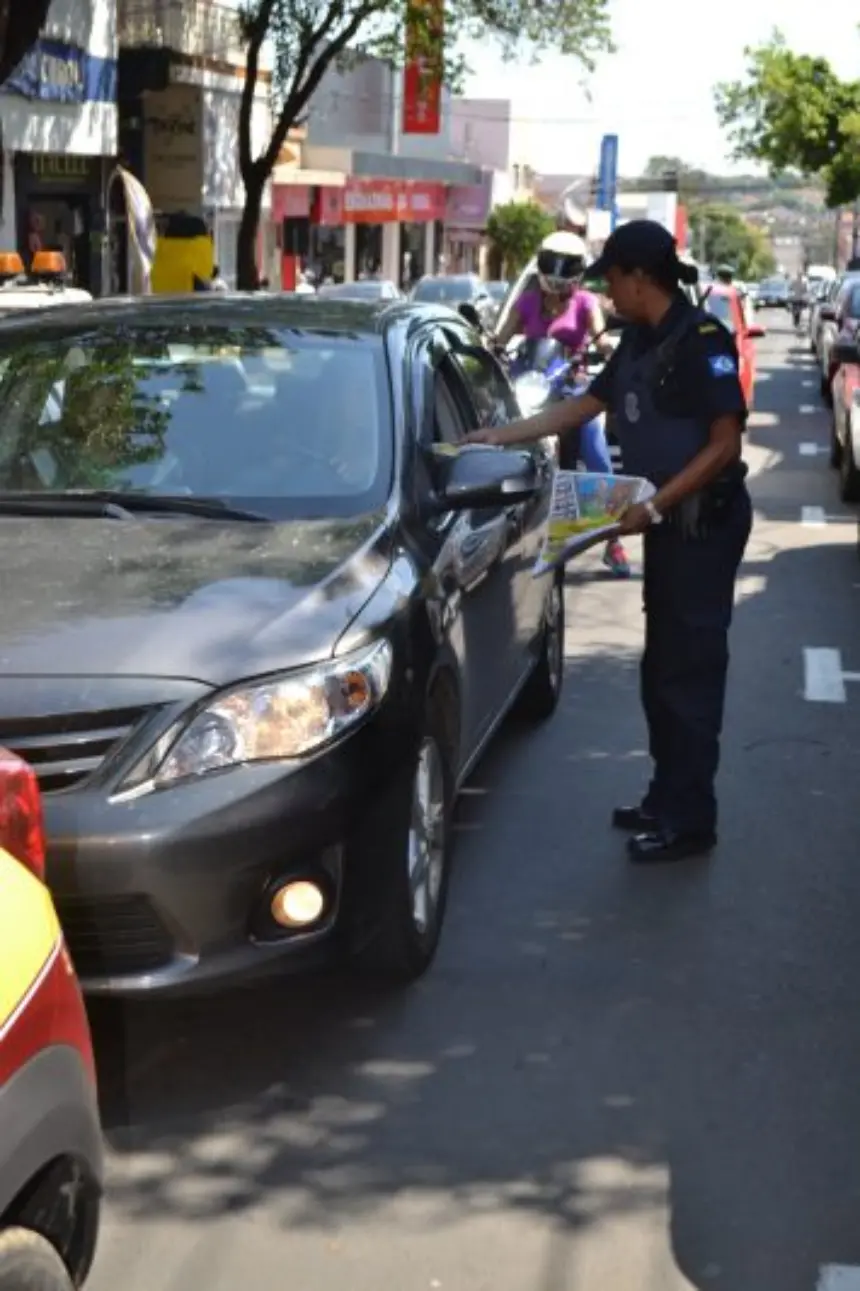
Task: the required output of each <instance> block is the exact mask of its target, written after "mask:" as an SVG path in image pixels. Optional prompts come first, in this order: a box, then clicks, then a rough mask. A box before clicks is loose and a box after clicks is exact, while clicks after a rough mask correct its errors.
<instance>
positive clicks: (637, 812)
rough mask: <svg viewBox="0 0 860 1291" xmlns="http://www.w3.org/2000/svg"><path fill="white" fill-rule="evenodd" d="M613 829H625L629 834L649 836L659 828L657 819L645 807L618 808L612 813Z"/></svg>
mask: <svg viewBox="0 0 860 1291" xmlns="http://www.w3.org/2000/svg"><path fill="white" fill-rule="evenodd" d="M612 828H613V829H623V830H625V831H626V832H627V833H628V834H647V833H648V831H649V830H652V829H656V828H657V819H656V817H655V816H652V815H651V813H650V811H646V810H645V808H644V807H616V808H615V810H614V811H613V813H612Z"/></svg>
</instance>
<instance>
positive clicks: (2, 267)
mask: <svg viewBox="0 0 860 1291" xmlns="http://www.w3.org/2000/svg"><path fill="white" fill-rule="evenodd" d="M23 274H24V261H23V260H22V259H21V257H20V256H19V255H18V252H17V251H0V281H7V280H8V279H10V278H21V277H22V276H23Z"/></svg>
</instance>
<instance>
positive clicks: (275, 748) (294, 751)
mask: <svg viewBox="0 0 860 1291" xmlns="http://www.w3.org/2000/svg"><path fill="white" fill-rule="evenodd" d="M392 659H393V652H392V648H391V644H390V642H388V641H377V642H375V644H374V645H372V646H371V647H370V648H369V649H364V650H361V651H358V652H357V653H354V654H349V655H344V656H343V657H342V658H340V659H331V660H329V661H327V662H325V663H320V664H317V665H315V666H314V667H313V668H305V669H302V670H300V671H297V672H292V673H286V674H283V675H281V676H279V677H271V678H268V679H267V680H264V681H258V682H249V683H247V684H245V685H242V686H236V687H234V688H233V689H231V690H224V691H221V692H220V693H219V694H218V695H215V696H213V697H212V699H210V700H209V701H208V703H207V704H206V705H205V706H204V707H202V708H199V709H198V710H197V712H196V713H195V714H194V715H193V716H192V717H191V719H190V720H186V721H185V722H184V724H183V725H181V726H179V727H178V728H177V727H173V729H172V730H171V731H168V732H167V734H166V735H164V736H163V737H162V738H161V739H160V740H159V741H158V743H157V744H155V745H154V746H153V747H152V749H150V751H149V753H148V754H147V755H146V757H145V758H143V759H142V760H141V761H140V762H139V763H138V764H137V766H136V767H135V768H134V770H133V771H132V772H131V773H130V775H128V776H127V777H126V779H125V780H124V782H123V784H122V787H121V789H120V794H125V793H129V792H131V793H141V792H146V791H149V790H152V789H160V788H164V787H166V786H168V785H171V784H176V783H177V782H178V781H180V780H187V779H190V778H192V777H197V776H202V775H206V774H207V773H208V772H210V771H219V770H223V769H224V768H225V767H232V766H238V765H240V764H241V763H243V762H267V761H275V760H281V759H284V760H288V759H290V758H300V757H303V756H305V755H306V754H308V753H313V752H315V751H316V750H318V749H320V748H322V747H323V746H324V745H326V744H331V743H332V742H333V741H334V740H336V739H338V737H339V736H341V735H343V734H344V733H345V732H346V731H348V730H350V729H352V728H353V727H354V726H356V725H357V724H358V723H359V722H361V721H362V720H363V719H364V718H365V717H367V716H368V714H369V713H371V712H372V711H373V710H374V709H375V708H376V707H377V706H378V704H379V703H380V701H381V700H382V698H383V696H384V695H385V693H386V691H387V689H388V684H389V682H390V680H391V666H392Z"/></svg>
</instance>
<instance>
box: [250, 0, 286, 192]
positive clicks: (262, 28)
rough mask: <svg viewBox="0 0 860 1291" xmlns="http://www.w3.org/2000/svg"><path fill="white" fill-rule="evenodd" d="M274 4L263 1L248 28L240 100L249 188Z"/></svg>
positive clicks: (253, 165)
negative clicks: (256, 102)
mask: <svg viewBox="0 0 860 1291" xmlns="http://www.w3.org/2000/svg"><path fill="white" fill-rule="evenodd" d="M275 3H276V0H261V3H260V8H259V9H258V11H257V14H256V16H255V17H254V18H252V19H250V20H249V22H248V26H247V35H248V51H247V54H246V57H245V81H244V84H243V85H242V97H241V99H240V100H239V171H240V173H241V175H242V181H243V183H244V184H245V187H246V188H247V187H249V185H250V184H251V182H252V181H253V177H254V172H255V170H256V168H257V167H256V163H255V160H254V157H253V154H252V150H251V125H252V122H253V116H254V98H255V96H256V93H257V80H258V77H259V73H260V50H261V49H262V47H263V42H264V40H265V39H266V34H267V32H268V30H269V24H270V23H271V21H272V13H273V11H274V8H275ZM282 142H283V140H282Z"/></svg>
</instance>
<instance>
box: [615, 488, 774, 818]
mask: <svg viewBox="0 0 860 1291" xmlns="http://www.w3.org/2000/svg"><path fill="white" fill-rule="evenodd" d="M751 522H752V508H751V505H750V500H749V495H748V494H747V492H746V489H740V490H739V492H738V495H737V497H736V498H735V499H734V500H733V501H732V503H731V504H730V505H729V507H728V508H727V510H726V514H725V515H724V516H723V517H722V521H721V523H720V524H719V525H718V526H715V527H714V528H713V529H711V531H710V532H709V533H708V536H707V537H703V538H691V537H685V536H684V535H683V533H682V532H681V530H680V529H679V528H676V527H674V526H673V525H671V524H670V523H669V522H668V520H667V522H665V523H663V524H661V525H659V526H655V527H653V528H652V529H649V530H648V532H647V533H646V535H645V569H644V606H645V652H644V654H643V656H642V671H641V681H642V706H643V708H644V710H645V717H646V720H647V723H648V733H649V747H650V753H651V758H652V760H653V763H654V774H653V779H652V781H651V784H650V786H649V788H648V792H647V794H646V796H645V799H644V800H643V804H642V805H643V807H644V808H645V809H646V810H647V811H648V812H650V813H651V814H652V815H654V816H655V817H656V818H657V819H658V820H659V821H660V822H661V824H663V825H666V826H669V827H670V828H673V829H677V830H680V831H684V832H686V831H691V832H698V831H702V832H708V831H710V830H713V829H715V828H716V821H717V803H716V797H715V794H714V779H715V776H716V773H717V766H718V763H719V757H720V731H721V728H722V722H723V705H724V700H725V691H726V672H727V669H728V662H729V648H728V632H729V626H730V624H731V619H732V608H733V603H734V588H735V577H736V575H737V571H738V566H739V565H740V562H741V560H742V558H743V554H744V548H745V547H746V544H747V539H748V538H749V534H750V527H751Z"/></svg>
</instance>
